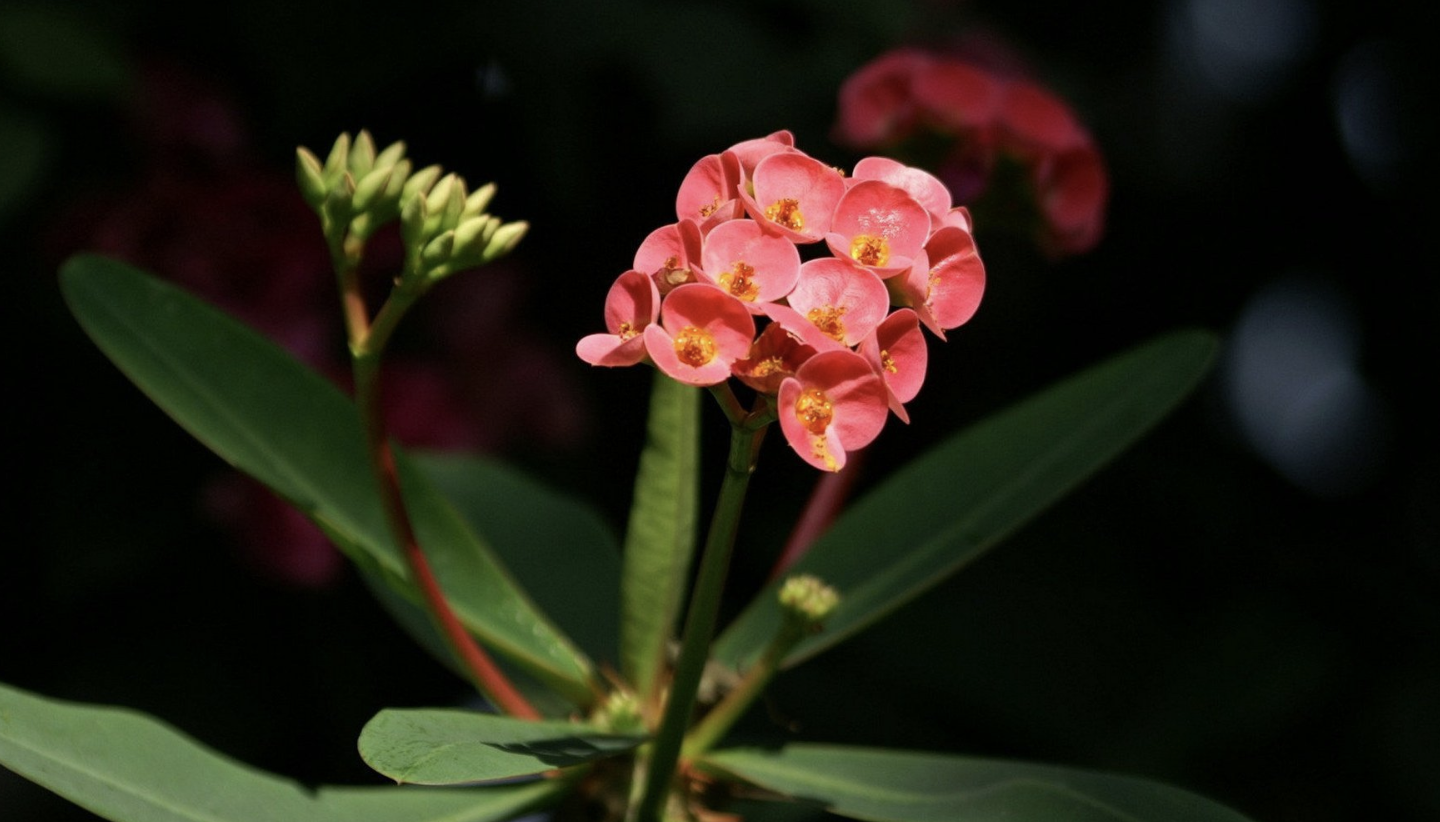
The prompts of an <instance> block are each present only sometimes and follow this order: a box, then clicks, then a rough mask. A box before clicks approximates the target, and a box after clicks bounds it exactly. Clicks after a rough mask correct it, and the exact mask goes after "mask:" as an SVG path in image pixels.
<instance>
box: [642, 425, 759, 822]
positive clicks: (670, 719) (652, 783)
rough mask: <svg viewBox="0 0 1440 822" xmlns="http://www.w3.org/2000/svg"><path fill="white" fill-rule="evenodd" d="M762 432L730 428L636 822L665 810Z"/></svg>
mask: <svg viewBox="0 0 1440 822" xmlns="http://www.w3.org/2000/svg"><path fill="white" fill-rule="evenodd" d="M763 432H764V429H763V428H762V429H758V430H752V429H748V428H746V427H743V426H732V427H731V433H730V455H729V458H728V459H727V460H726V463H725V478H724V480H723V481H722V482H721V485H720V496H719V498H718V499H717V500H716V502H715V514H714V516H713V517H712V518H711V520H710V531H709V534H708V535H707V536H706V538H705V550H704V552H703V553H702V555H701V557H700V571H699V575H698V576H697V578H696V580H695V590H694V592H693V593H692V594H691V598H690V608H689V610H688V611H687V612H686V615H685V634H684V638H683V639H682V640H681V644H680V658H679V660H678V661H676V663H675V675H674V678H673V679H672V681H671V683H670V697H669V699H668V701H667V702H666V703H665V714H664V716H663V717H662V718H661V720H660V728H659V730H657V731H656V734H655V741H654V743H653V745H652V748H651V750H650V757H649V767H648V769H647V771H646V774H645V787H644V793H643V794H642V795H641V798H640V803H639V805H638V806H637V807H636V809H635V813H634V814H633V816H632V818H633V819H635V820H636V821H637V822H660V820H661V818H662V816H663V814H664V811H665V800H666V799H667V798H668V797H669V795H670V788H671V783H672V782H673V781H674V779H675V771H676V769H677V767H678V761H679V757H680V749H681V745H682V744H683V742H684V739H685V731H686V729H687V728H688V726H689V724H690V714H691V713H692V712H693V711H694V709H695V694H696V691H697V690H698V688H699V686H700V679H701V676H702V675H703V674H704V672H705V662H706V660H707V659H708V658H709V655H710V640H711V639H712V638H713V637H714V635H715V622H716V617H717V616H718V614H719V612H720V599H721V594H722V593H723V590H724V588H725V575H726V573H727V571H728V570H729V568H730V554H731V551H732V549H733V548H734V546H735V532H736V530H737V528H738V527H739V524H740V510H741V508H742V507H743V506H744V504H745V490H746V488H747V487H748V486H749V484H750V475H751V474H752V473H754V471H755V454H756V450H757V446H758V445H759V442H760V438H761V437H762V436H763Z"/></svg>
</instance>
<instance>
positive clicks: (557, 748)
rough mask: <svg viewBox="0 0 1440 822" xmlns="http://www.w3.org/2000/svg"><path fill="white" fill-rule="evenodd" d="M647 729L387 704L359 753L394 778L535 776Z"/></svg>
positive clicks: (447, 780) (616, 749) (611, 748)
mask: <svg viewBox="0 0 1440 822" xmlns="http://www.w3.org/2000/svg"><path fill="white" fill-rule="evenodd" d="M644 741H645V737H643V736H634V735H624V734H612V733H607V732H605V731H602V730H600V729H598V728H592V727H587V726H585V725H578V724H576V723H573V722H527V721H525V720H521V719H515V718H513V717H508V716H496V715H494V714H481V713H475V712H474V711H455V710H441V709H418V710H398V709H390V710H384V711H381V712H380V713H378V714H376V715H375V718H374V719H371V720H370V721H369V722H368V723H367V724H366V725H365V729H364V730H363V731H361V732H360V756H361V758H362V759H364V760H365V762H366V764H368V765H369V766H370V767H372V768H374V769H375V770H377V771H379V772H380V773H382V774H384V775H386V776H388V777H390V778H391V779H394V780H395V781H397V782H410V783H413V784H417V785H460V784H464V783H468V782H481V781H485V780H492V779H514V778H516V777H523V776H534V775H536V774H541V773H544V772H546V771H549V770H553V769H555V768H568V767H570V766H572V765H583V764H584V763H586V762H593V761H595V760H597V759H605V758H607V757H611V756H615V755H617V754H622V753H625V752H626V751H629V750H631V749H633V748H635V747H636V746H637V745H639V744H640V743H642V742H644Z"/></svg>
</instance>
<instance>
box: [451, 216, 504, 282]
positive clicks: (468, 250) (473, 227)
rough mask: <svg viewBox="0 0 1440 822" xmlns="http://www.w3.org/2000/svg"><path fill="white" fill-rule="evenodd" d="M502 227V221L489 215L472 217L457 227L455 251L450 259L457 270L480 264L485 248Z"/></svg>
mask: <svg viewBox="0 0 1440 822" xmlns="http://www.w3.org/2000/svg"><path fill="white" fill-rule="evenodd" d="M499 227H500V219H499V218H498V217H491V216H490V215H488V214H485V215H481V216H479V217H471V218H469V219H467V220H465V221H463V222H461V223H460V225H458V226H456V227H455V250H454V251H453V252H452V253H451V255H450V259H451V261H452V262H453V264H454V266H455V268H456V269H457V270H458V269H460V268H466V267H469V266H472V265H477V264H479V263H480V260H481V258H482V257H483V256H484V253H485V248H486V247H487V246H488V244H489V242H490V238H491V237H493V236H494V234H495V230H496V229H498V228H499Z"/></svg>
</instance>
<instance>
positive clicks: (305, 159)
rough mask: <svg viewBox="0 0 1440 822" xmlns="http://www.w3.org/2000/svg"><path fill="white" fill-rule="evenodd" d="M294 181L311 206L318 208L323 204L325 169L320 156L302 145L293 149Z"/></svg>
mask: <svg viewBox="0 0 1440 822" xmlns="http://www.w3.org/2000/svg"><path fill="white" fill-rule="evenodd" d="M295 182H296V183H298V184H299V186H300V194H301V196H303V197H304V198H305V202H307V203H309V204H310V207H311V208H313V209H316V210H319V208H320V206H322V205H324V204H325V171H324V169H323V168H322V167H321V166H320V158H319V157H316V156H315V155H314V154H313V153H312V152H311V151H310V149H308V148H306V147H304V146H300V147H299V148H297V149H295Z"/></svg>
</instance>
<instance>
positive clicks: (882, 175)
mask: <svg viewBox="0 0 1440 822" xmlns="http://www.w3.org/2000/svg"><path fill="white" fill-rule="evenodd" d="M861 180H879V181H880V182H882V183H889V184H890V185H892V186H895V187H896V188H898V189H901V190H902V191H904V192H905V193H906V194H909V195H910V196H911V197H913V198H915V202H917V203H919V204H920V205H922V206H924V207H925V210H926V211H927V212H929V213H930V217H931V219H932V220H933V221H944V220H945V219H946V217H947V215H948V214H949V213H950V210H951V209H950V206H951V202H950V189H948V188H946V187H945V184H944V183H942V182H940V178H938V177H936V176H935V175H934V174H931V173H930V172H928V171H925V170H924V169H919V168H915V167H914V166H907V165H905V164H904V163H902V162H900V161H898V160H892V159H890V158H889V157H866V158H865V159H863V160H861V161H860V162H858V163H856V164H855V171H854V173H852V174H851V175H850V184H851V185H852V186H853V185H854V184H855V183H858V182H860V181H861Z"/></svg>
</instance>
